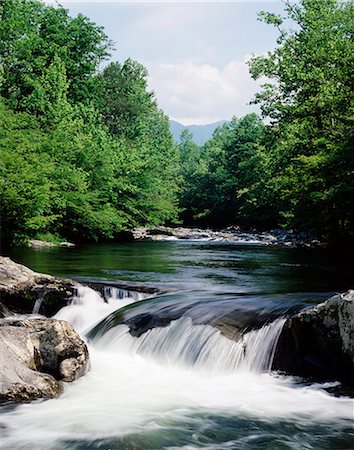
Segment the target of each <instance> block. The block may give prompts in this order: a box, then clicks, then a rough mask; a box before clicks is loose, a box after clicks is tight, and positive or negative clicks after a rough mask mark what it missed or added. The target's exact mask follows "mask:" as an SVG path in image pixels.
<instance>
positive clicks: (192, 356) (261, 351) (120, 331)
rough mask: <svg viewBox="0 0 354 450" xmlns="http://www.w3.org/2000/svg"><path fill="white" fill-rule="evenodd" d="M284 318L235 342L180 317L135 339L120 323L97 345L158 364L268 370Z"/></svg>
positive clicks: (211, 328) (206, 327) (212, 328)
mask: <svg viewBox="0 0 354 450" xmlns="http://www.w3.org/2000/svg"><path fill="white" fill-rule="evenodd" d="M284 323H285V319H283V318H279V319H276V320H275V321H274V322H272V323H271V324H267V325H264V326H263V327H262V328H261V329H259V330H253V331H250V332H248V333H246V334H244V335H243V336H242V337H241V338H240V340H239V341H237V342H235V341H232V340H230V339H227V338H226V337H224V336H222V334H221V332H220V331H219V330H217V329H216V328H214V327H212V326H210V325H195V324H193V322H192V319H191V318H189V317H181V318H180V319H178V320H176V321H173V322H172V323H171V324H170V325H169V326H167V327H165V328H155V329H152V330H149V331H147V332H146V333H145V334H143V335H142V336H141V337H139V338H134V337H132V336H131V334H130V333H129V328H128V327H127V326H125V325H120V326H118V327H116V328H113V329H111V330H109V331H108V332H107V333H106V334H105V335H103V336H102V337H101V338H99V339H98V342H97V343H96V345H97V346H98V347H101V348H106V349H107V348H110V349H112V350H114V349H115V348H119V349H122V348H124V349H125V350H126V351H127V352H128V353H131V354H134V353H136V354H141V355H144V356H145V357H149V358H153V359H156V360H157V361H159V362H160V363H162V364H168V365H176V364H179V365H181V366H185V367H188V366H195V367H198V368H200V369H204V370H206V371H208V372H209V373H210V372H225V373H227V372H230V371H236V370H244V371H255V372H261V371H269V370H270V368H271V365H272V361H273V356H274V351H275V348H276V344H277V341H278V338H279V335H280V333H281V330H282V327H283V325H284Z"/></svg>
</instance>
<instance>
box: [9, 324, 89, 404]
mask: <svg viewBox="0 0 354 450" xmlns="http://www.w3.org/2000/svg"><path fill="white" fill-rule="evenodd" d="M0 355H1V358H0V360H1V365H0V381H1V383H0V401H1V402H7V401H12V402H13V401H16V402H20V401H30V400H35V399H38V398H56V397H58V396H59V395H60V394H61V392H62V390H63V387H62V383H61V381H67V382H70V381H73V380H75V379H77V378H79V377H80V376H82V375H84V374H85V373H86V372H87V370H88V367H89V356H88V350H87V347H86V344H85V343H84V342H83V341H82V340H81V339H80V337H79V336H78V334H77V333H76V332H75V331H74V329H73V328H72V326H71V325H70V324H69V323H67V322H65V321H62V320H55V319H28V320H17V319H1V320H0Z"/></svg>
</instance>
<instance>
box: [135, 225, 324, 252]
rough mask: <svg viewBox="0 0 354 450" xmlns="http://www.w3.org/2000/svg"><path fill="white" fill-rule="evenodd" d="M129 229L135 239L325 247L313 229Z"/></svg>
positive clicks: (163, 227)
mask: <svg viewBox="0 0 354 450" xmlns="http://www.w3.org/2000/svg"><path fill="white" fill-rule="evenodd" d="M129 233H130V234H129V236H130V238H131V239H134V240H147V241H171V240H201V241H219V242H234V243H236V244H241V245H262V246H270V245H272V246H279V247H321V246H324V245H325V244H324V243H322V242H320V241H319V240H318V239H317V237H316V235H315V234H314V233H313V232H311V231H304V232H294V231H293V230H272V231H270V232H257V231H255V230H252V231H250V232H242V231H241V230H240V228H238V227H228V228H224V229H222V230H212V229H208V228H206V229H202V228H186V227H165V226H160V227H156V228H152V229H147V228H136V229H133V230H131V231H130V232H129Z"/></svg>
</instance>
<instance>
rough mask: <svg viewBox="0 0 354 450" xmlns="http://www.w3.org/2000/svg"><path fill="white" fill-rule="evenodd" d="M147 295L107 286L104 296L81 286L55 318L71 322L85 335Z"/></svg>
mask: <svg viewBox="0 0 354 450" xmlns="http://www.w3.org/2000/svg"><path fill="white" fill-rule="evenodd" d="M147 297H150V294H145V293H142V292H135V291H128V290H125V289H120V288H115V287H109V288H108V287H107V288H105V290H104V298H103V297H102V295H101V294H100V293H99V292H97V291H95V290H93V289H91V288H89V287H87V286H79V287H78V288H77V293H76V296H75V297H74V298H73V300H72V301H71V304H70V305H68V306H65V307H64V308H62V309H61V310H60V311H59V312H58V313H57V314H56V315H55V316H54V318H55V319H62V320H66V321H68V322H70V323H71V324H72V325H73V326H74V328H75V329H76V331H77V332H78V333H80V334H82V335H84V334H85V331H86V330H87V329H89V328H91V327H92V326H94V325H95V324H97V323H98V322H100V321H101V320H102V319H103V318H104V317H106V316H108V315H109V314H110V313H112V312H113V311H116V310H117V309H120V308H123V307H124V306H127V305H129V304H130V303H134V302H137V301H140V300H143V299H144V298H147Z"/></svg>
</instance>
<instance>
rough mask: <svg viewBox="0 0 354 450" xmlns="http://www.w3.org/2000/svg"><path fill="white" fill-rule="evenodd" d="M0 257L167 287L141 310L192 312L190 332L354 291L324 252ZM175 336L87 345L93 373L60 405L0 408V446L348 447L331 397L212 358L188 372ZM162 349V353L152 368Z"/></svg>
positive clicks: (342, 417)
mask: <svg viewBox="0 0 354 450" xmlns="http://www.w3.org/2000/svg"><path fill="white" fill-rule="evenodd" d="M3 253H7V254H8V255H10V256H11V257H12V258H13V259H14V260H16V261H17V262H20V263H23V264H25V265H27V266H29V267H30V268H32V269H33V270H36V271H39V272H46V273H50V274H53V275H64V276H74V277H95V278H97V277H98V278H106V279H113V280H126V281H134V282H136V281H139V282H146V283H152V284H154V285H158V286H163V287H171V288H173V289H175V292H174V293H173V294H171V295H170V296H167V297H164V298H162V300H161V299H159V298H157V299H155V300H153V301H152V302H151V307H152V308H153V305H154V304H155V305H159V307H160V308H162V309H163V308H164V307H165V306H166V305H167V303H168V307H171V305H172V306H173V307H175V308H178V307H180V306H181V305H188V304H192V305H193V307H192V309H191V311H192V313H193V314H194V316H193V314H192V313H191V314H190V317H194V320H195V323H197V322H198V317H203V318H205V317H207V316H208V314H210V317H211V318H212V317H214V316H215V314H219V313H222V314H223V313H224V312H225V311H226V310H227V311H230V310H232V308H234V309H235V310H237V307H238V305H240V304H244V302H246V303H247V302H248V303H249V304H252V305H253V307H254V308H255V309H268V310H276V309H277V310H278V309H282V308H283V309H284V310H287V308H291V307H293V306H295V305H297V307H301V306H305V305H308V304H313V303H317V302H319V301H322V300H323V299H326V298H328V297H329V296H330V295H332V294H333V293H335V292H342V291H345V290H346V289H349V288H352V287H353V286H354V271H353V261H352V259H351V257H350V254H349V252H348V253H347V254H346V253H345V252H342V251H341V252H339V251H337V252H336V251H328V250H325V249H289V248H285V249H280V248H263V247H251V246H237V245H235V244H229V243H227V244H223V243H217V242H213V243H210V242H190V241H177V242H176V241H173V242H135V243H119V244H100V245H87V246H82V247H77V248H73V249H61V248H54V249H39V250H32V249H19V248H16V249H12V250H11V251H9V252H6V251H4V252H3ZM164 302H165V303H164ZM166 302H167V303H166ZM144 308H147V309H148V308H149V303H148V301H146V302H145V303H144ZM176 323H177V322H176ZM177 325H178V323H177ZM182 325H183V326H184V327H185V328H184V329H185V330H186V332H188V333H190V339H194V340H195V341H197V339H198V338H199V337H200V336H203V335H204V334H205V333H207V332H209V331H208V327H206V326H205V325H195V324H194V325H190V324H186V323H184V324H183V323H182ZM182 325H181V326H182ZM178 326H179V325H178ZM198 326H199V328H198ZM203 327H204V328H203ZM178 330H179V328H178V327H177V328H176V330H175V331H174V330H173V329H172V328H171V329H169V327H167V328H164V329H156V330H154V333H151V334H150V335H149V336H148V338H147V339H145V338H139V339H140V340H142V339H145V341H144V345H145V347H146V346H147V348H148V350H149V352H145V353H142V352H141V346H140V341H139V340H137V339H136V338H133V337H132V336H130V335H129V333H127V332H126V330H125V329H124V326H119V327H117V329H116V330H115V329H114V330H112V331H111V334H110V335H108V334H107V337H106V339H103V340H101V341H97V342H94V343H93V344H92V345H91V346H90V352H91V358H92V369H91V372H90V373H89V374H88V375H87V376H85V377H84V378H82V379H81V380H78V381H77V382H75V383H74V384H72V385H68V386H67V387H66V389H65V393H64V395H63V397H62V398H61V399H59V400H51V401H46V402H38V403H35V404H31V405H23V406H21V407H19V408H15V409H10V410H6V411H3V412H4V414H3V422H4V427H5V428H4V433H3V437H4V439H3V441H2V443H0V448H5V449H10V448H11V449H15V450H16V449H26V450H38V449H53V450H54V449H56V450H64V449H65V450H93V449H105V450H109V449H111V450H113V449H115V450H118V449H121V450H128V449H129V450H133V449H134V450H135V449H142V450H144V449H153V450H157V449H184V450H191V449H198V448H204V449H214V450H224V449H225V450H226V449H235V450H236V449H247V450H252V449H267V450H273V449H299V450H300V449H318V450H320V449H328V450H331V449H352V448H354V446H353V442H354V432H353V422H352V411H353V403H352V400H350V399H347V398H335V397H332V396H330V395H329V394H328V393H327V392H325V391H324V390H323V389H322V386H319V385H313V384H310V383H306V382H305V381H304V380H299V379H292V378H290V377H283V376H279V375H277V374H267V373H254V372H253V371H252V370H251V371H247V370H246V371H245V370H240V371H233V372H230V371H228V370H225V368H224V366H223V365H222V364H221V365H220V367H218V364H220V361H221V359H222V358H221V359H220V355H219V354H216V355H215V357H214V356H213V355H211V356H212V358H211V359H209V360H208V361H209V362H208V364H204V365H202V366H200V367H194V366H189V365H188V364H185V363H184V362H183V361H184V360H183V361H182V360H179V359H178V358H177V357H175V356H176V355H177V354H178V352H177V347H178V346H179V345H180V339H179V338H178V333H177V334H174V333H176V332H178ZM196 330H198V333H199V334H198V333H197V334H196ZM193 333H194V334H193ZM224 339H225V338H222V337H220V338H218V339H217V340H216V341H215V351H216V353H218V352H219V353H220V351H221V352H222V351H224V349H227V348H229V347H228V345H229V343H227V342H226V340H224ZM141 343H143V341H141ZM166 343H169V344H170V345H169V347H168V348H169V349H170V350H169V351H170V353H169V354H168V353H166V354H165V353H164V354H163V359H161V358H160V359H159V357H160V356H161V354H162V350H163V349H164V348H165V347H164V346H163V345H165V346H166ZM139 346H140V347H139ZM174 347H176V351H174ZM139 348H140V350H139ZM166 348H167V347H166ZM171 348H172V350H171ZM161 349H162V350H161ZM212 350H213V345H210V351H211V352H212ZM182 353H183V352H182ZM158 356H159V357H158ZM187 356H188V355H187ZM213 358H214V359H213ZM186 360H187V362H188V357H187V358H186ZM210 361H212V363H211V364H210ZM213 361H214V362H213Z"/></svg>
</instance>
